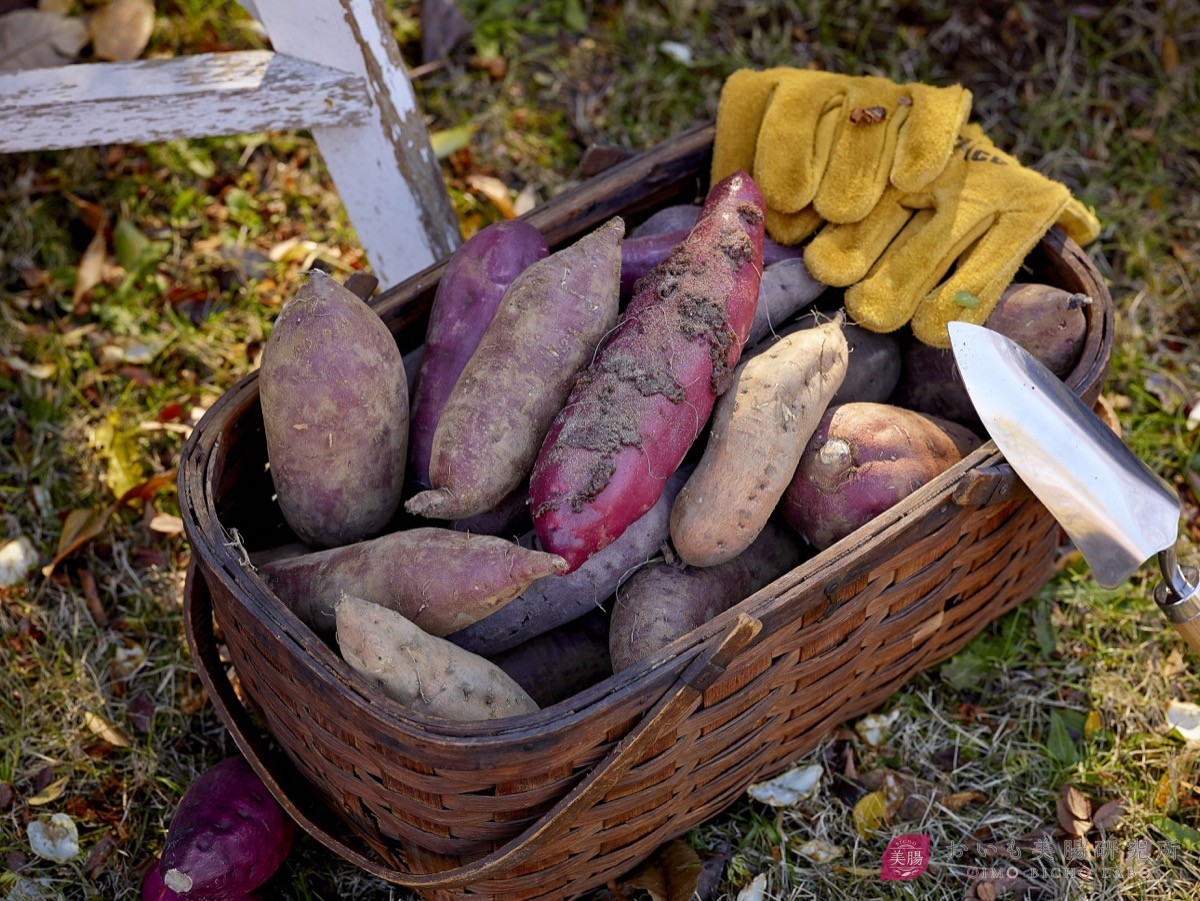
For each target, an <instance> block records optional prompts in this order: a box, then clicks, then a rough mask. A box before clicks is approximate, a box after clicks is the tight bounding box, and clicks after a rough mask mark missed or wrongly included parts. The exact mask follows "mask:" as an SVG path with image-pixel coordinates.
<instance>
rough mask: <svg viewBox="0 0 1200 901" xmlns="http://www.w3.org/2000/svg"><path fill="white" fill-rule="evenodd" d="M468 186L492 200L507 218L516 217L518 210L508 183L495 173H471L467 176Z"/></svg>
mask: <svg viewBox="0 0 1200 901" xmlns="http://www.w3.org/2000/svg"><path fill="white" fill-rule="evenodd" d="M467 187H469V188H470V189H471V190H472V191H474V192H475V193H476V194H482V195H483V196H484V197H486V198H487V199H488V200H490V201H491V203H492V206H494V207H495V208H496V209H498V210H499V211H500V215H501V216H503V217H504V218H505V219H515V218H516V216H517V211H516V209H515V208H514V207H513V201H512V195H511V194H510V193H509V190H508V185H506V184H505V183H504V182H502V181H501V180H500V179H498V178H496V177H495V176H493V175H478V174H476V173H471V174H470V175H468V176H467Z"/></svg>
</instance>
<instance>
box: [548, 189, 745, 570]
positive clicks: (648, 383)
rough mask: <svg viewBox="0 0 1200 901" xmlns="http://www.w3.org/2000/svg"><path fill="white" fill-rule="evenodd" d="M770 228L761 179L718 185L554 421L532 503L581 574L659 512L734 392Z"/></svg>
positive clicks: (551, 540) (555, 544)
mask: <svg viewBox="0 0 1200 901" xmlns="http://www.w3.org/2000/svg"><path fill="white" fill-rule="evenodd" d="M762 229H763V224H762V194H761V192H760V191H759V190H758V186H757V185H755V184H754V181H753V180H752V179H751V178H750V176H748V175H746V174H745V173H744V172H739V173H735V174H733V175H731V176H730V177H729V178H727V179H725V180H724V181H722V182H720V183H719V184H717V185H716V186H715V187H714V188H713V189H712V191H711V192H710V193H709V196H708V199H707V200H706V201H705V204H704V208H703V210H702V211H701V213H700V218H699V220H698V221H697V222H696V227H695V229H693V230H692V233H691V235H689V237H688V239H687V240H686V241H684V242H683V243H682V244H681V245H679V247H677V248H676V249H675V250H674V251H673V252H672V253H671V256H670V257H669V258H668V259H667V261H666V262H665V263H663V265H662V266H661V267H659V268H658V269H656V270H655V271H654V272H653V273H652V274H651V275H650V276H648V277H647V278H646V279H644V280H643V283H642V286H641V289H640V290H639V292H638V294H637V296H636V297H635V298H634V299H633V301H632V302H631V303H630V304H629V307H628V308H627V309H626V310H625V312H624V314H623V315H622V318H621V322H620V324H619V325H618V326H617V329H616V330H615V332H614V334H613V335H612V337H611V338H610V339H609V340H607V341H606V342H605V344H604V345H603V347H602V348H601V349H600V351H599V353H598V354H597V358H596V361H595V362H594V363H593V364H592V365H591V367H590V368H589V369H588V370H587V371H586V372H585V373H584V374H583V375H582V376H580V377H579V379H578V380H577V382H576V384H575V387H574V389H573V390H572V391H571V395H570V398H569V399H568V401H567V405H566V406H565V407H564V408H563V410H562V412H561V413H559V415H558V416H557V417H556V418H555V419H554V423H553V425H552V426H551V429H550V433H549V434H548V435H547V436H546V440H545V442H544V444H543V445H542V450H541V453H540V454H539V455H538V458H537V463H536V465H535V466H534V471H533V476H532V477H531V479H530V486H529V494H530V508H531V512H532V514H533V522H534V528H535V529H536V531H537V535H538V539H539V540H540V542H541V545H542V547H544V548H545V549H546V550H547V551H549V552H550V553H552V554H558V555H559V556H561V557H563V558H564V559H565V560H566V561H567V563H568V565H569V567H570V569H571V570H574V569H578V567H579V566H580V564H582V563H583V561H584V560H586V559H587V558H588V557H590V556H591V555H592V554H594V553H595V552H596V551H598V550H600V549H601V548H604V547H607V546H608V545H609V544H611V543H612V542H613V541H614V540H615V539H616V538H617V537H619V536H620V535H621V533H622V532H624V531H625V529H626V528H628V527H629V525H630V524H631V523H633V522H635V521H636V520H637V519H638V518H639V517H641V516H642V514H643V513H645V512H646V511H647V510H649V509H650V507H651V506H653V505H654V502H655V501H656V500H658V497H659V495H661V494H662V490H663V486H664V485H665V484H666V481H667V479H668V478H669V477H670V475H671V473H673V472H674V471H675V470H676V469H678V468H679V464H680V463H681V462H682V460H683V457H684V455H685V454H686V453H687V450H688V448H689V447H690V446H691V444H692V442H693V441H695V439H696V437H697V436H698V435H699V434H700V431H701V429H702V428H703V427H704V423H705V421H706V420H707V419H708V415H709V413H711V412H712V407H713V403H714V402H715V400H716V398H717V397H719V396H720V395H721V394H722V393H724V391H725V390H726V389H727V388H728V387H729V383H730V381H731V379H732V377H733V367H734V366H735V365H736V364H737V361H738V358H739V356H740V355H741V351H742V346H743V344H744V343H745V340H746V335H747V333H748V332H749V330H750V323H751V321H752V320H753V318H754V309H755V306H756V304H757V300H758V286H759V276H760V273H761V272H762V234H763V231H762Z"/></svg>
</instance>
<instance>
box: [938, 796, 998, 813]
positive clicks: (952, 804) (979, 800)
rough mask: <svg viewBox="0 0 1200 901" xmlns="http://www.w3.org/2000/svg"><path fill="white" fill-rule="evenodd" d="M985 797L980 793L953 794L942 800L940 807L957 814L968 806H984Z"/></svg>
mask: <svg viewBox="0 0 1200 901" xmlns="http://www.w3.org/2000/svg"><path fill="white" fill-rule="evenodd" d="M986 803H987V795H985V794H984V793H983V792H980V791H969V792H955V793H954V794H952V795H947V796H946V797H945V798H943V799H942V806H943V807H945V808H946V809H947V810H952V811H954V812H955V813H958V812H959V811H960V810H962V809H963V808H964V807H967V806H968V805H970V804H986Z"/></svg>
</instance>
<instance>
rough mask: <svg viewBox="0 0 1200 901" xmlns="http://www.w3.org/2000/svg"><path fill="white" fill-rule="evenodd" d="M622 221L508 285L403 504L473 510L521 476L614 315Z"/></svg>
mask: <svg viewBox="0 0 1200 901" xmlns="http://www.w3.org/2000/svg"><path fill="white" fill-rule="evenodd" d="M624 230H625V226H624V223H622V221H621V220H620V219H619V218H617V219H612V220H610V221H609V222H608V223H607V224H606V225H604V226H602V227H601V228H598V229H597V230H596V231H594V232H592V233H591V234H589V235H585V236H584V237H583V238H580V239H579V240H578V241H576V242H575V243H574V244H573V245H571V246H570V247H568V248H566V249H565V250H560V251H559V252H558V253H556V254H554V255H553V256H550V257H547V258H546V259H544V260H539V261H538V262H536V263H534V264H533V265H532V266H530V267H529V268H528V269H526V270H525V271H524V272H523V273H521V275H520V276H519V277H518V278H517V280H516V281H514V282H513V283H512V285H511V286H509V289H508V290H507V291H506V292H505V293H504V299H503V300H502V301H501V302H500V308H499V309H498V310H497V311H496V315H495V317H493V319H492V321H491V323H490V324H489V325H488V327H487V331H486V332H485V333H484V336H483V339H482V340H481V341H480V343H479V347H478V349H477V350H476V351H475V353H474V355H473V356H472V357H471V359H470V361H469V362H468V363H467V366H466V368H465V369H464V370H463V373H462V376H461V377H460V378H459V380H458V382H457V384H455V386H454V391H453V392H451V394H450V399H449V400H448V401H447V402H446V406H445V408H444V409H443V410H442V418H441V420H440V421H439V422H438V426H437V431H436V432H435V434H434V437H433V455H432V457H431V459H430V464H429V465H430V469H429V477H430V481H431V483H432V484H433V486H434V488H433V489H431V490H429V491H423V492H421V493H420V494H418V495H416V496H415V497H413V498H411V499H410V500H409V501H408V503H407V504H406V505H405V508H406V509H407V510H408V511H409V512H410V513H415V514H417V515H419V516H431V517H435V518H438V519H462V518H464V517H468V516H475V515H477V514H479V513H483V512H485V511H486V510H490V509H491V508H493V507H495V506H496V505H497V504H498V503H500V501H502V500H503V499H504V498H505V497H506V496H507V495H509V494H510V493H512V491H513V490H514V489H516V488H517V486H518V485H520V484H521V482H522V481H523V480H524V479H525V477H526V476H527V475H529V470H530V468H531V467H532V466H533V462H534V460H535V459H536V458H537V454H538V448H540V447H541V445H542V439H543V438H544V437H545V435H546V432H547V430H548V429H549V428H550V423H551V421H552V420H553V419H554V415H555V414H556V413H557V412H558V411H559V410H561V409H562V405H563V401H565V400H566V398H567V393H568V392H569V391H570V390H571V383H572V382H573V381H574V379H575V375H576V374H577V373H578V372H579V371H580V370H581V369H583V368H584V367H585V366H587V365H588V364H589V363H590V362H591V360H592V357H593V356H594V354H595V351H596V345H597V344H598V343H599V341H600V339H601V338H602V337H603V336H604V335H605V334H606V333H607V332H608V331H610V330H611V329H612V327H613V325H614V324H615V323H616V321H617V305H618V303H619V300H620V298H619V296H618V293H617V287H618V280H619V271H620V270H619V267H620V243H621V236H622V235H623V234H624Z"/></svg>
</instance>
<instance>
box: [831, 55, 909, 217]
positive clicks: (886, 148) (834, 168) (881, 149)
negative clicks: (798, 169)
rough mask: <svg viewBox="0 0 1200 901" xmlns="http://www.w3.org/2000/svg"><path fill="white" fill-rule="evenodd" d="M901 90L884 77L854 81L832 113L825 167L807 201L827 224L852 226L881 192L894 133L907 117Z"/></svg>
mask: <svg viewBox="0 0 1200 901" xmlns="http://www.w3.org/2000/svg"><path fill="white" fill-rule="evenodd" d="M904 96H907V92H906V89H905V88H904V87H902V86H900V85H897V84H895V83H894V82H892V81H890V80H888V79H886V78H873V77H863V78H858V79H855V80H854V82H853V83H852V84H851V85H850V87H849V88H848V89H847V92H846V100H845V102H844V103H843V105H842V108H841V109H840V110H839V111H838V113H837V116H838V120H839V129H838V133H837V138H836V140H835V142H834V144H833V147H832V149H831V150H830V152H829V164H828V165H827V166H826V168H825V172H824V175H823V176H822V177H821V183H820V185H819V186H818V188H817V193H816V196H815V197H814V198H813V206H814V207H815V208H816V210H817V212H818V213H820V214H821V215H822V216H823V217H824V218H826V219H828V220H829V221H830V222H858V221H859V220H861V219H862V218H864V217H865V216H866V215H867V214H868V213H869V212H871V209H872V208H873V207H874V206H875V204H876V203H878V202H879V198H880V197H882V196H883V192H884V189H885V188H887V184H888V176H889V174H890V172H891V168H892V159H893V157H894V156H895V153H896V146H897V141H898V138H899V132H900V129H901V126H902V125H903V123H904V121H905V119H906V118H907V117H908V114H909V107H908V106H905V105H903V104H902V103H901V102H900V98H901V97H904Z"/></svg>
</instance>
